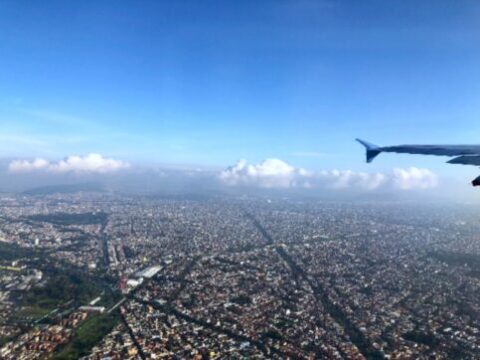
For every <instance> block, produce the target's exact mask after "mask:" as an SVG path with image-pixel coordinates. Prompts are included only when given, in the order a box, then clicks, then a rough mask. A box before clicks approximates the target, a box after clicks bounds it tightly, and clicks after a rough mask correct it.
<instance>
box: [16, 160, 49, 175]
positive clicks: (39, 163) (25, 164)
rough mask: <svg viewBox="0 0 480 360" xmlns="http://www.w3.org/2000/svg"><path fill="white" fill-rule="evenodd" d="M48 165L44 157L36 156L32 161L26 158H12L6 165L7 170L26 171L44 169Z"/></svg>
mask: <svg viewBox="0 0 480 360" xmlns="http://www.w3.org/2000/svg"><path fill="white" fill-rule="evenodd" d="M48 165H49V163H48V161H47V160H45V159H41V158H37V159H35V160H32V161H28V160H13V161H12V162H10V164H9V165H8V170H9V171H10V172H28V171H32V170H40V169H45V168H47V167H48Z"/></svg>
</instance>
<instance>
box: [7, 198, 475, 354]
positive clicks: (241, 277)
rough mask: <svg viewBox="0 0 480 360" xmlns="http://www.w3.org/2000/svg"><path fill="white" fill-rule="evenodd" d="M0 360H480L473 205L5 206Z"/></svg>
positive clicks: (11, 202) (114, 201)
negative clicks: (322, 359) (454, 359)
mask: <svg viewBox="0 0 480 360" xmlns="http://www.w3.org/2000/svg"><path fill="white" fill-rule="evenodd" d="M0 197H1V201H0V204H1V205H0V240H1V241H0V358H1V359H12V360H13V359H45V358H48V359H73V358H85V359H98V360H99V359H189V358H190V359H226V358H228V359H244V358H254V359H271V358H273V359H288V358H290V359H321V358H324V359H446V358H462V359H478V358H479V357H480V303H479V301H478V298H479V290H478V289H480V222H479V221H478V211H476V208H475V206H473V205H467V204H465V205H449V206H442V205H439V204H421V205H419V204H417V203H396V202H372V201H369V202H352V203H347V202H329V201H320V200H313V199H307V200H305V199H303V200H299V199H295V198H276V197H272V198H267V197H250V196H239V197H235V196H226V195H225V196H220V195H218V196H212V197H205V198H189V197H185V196H184V197H182V196H163V197H161V196H150V197H143V196H133V195H132V196H130V195H118V194H113V193H105V192H89V191H82V192H76V193H75V192H73V193H70V192H52V193H40V194H36V193H27V194H16V195H11V194H3V195H0Z"/></svg>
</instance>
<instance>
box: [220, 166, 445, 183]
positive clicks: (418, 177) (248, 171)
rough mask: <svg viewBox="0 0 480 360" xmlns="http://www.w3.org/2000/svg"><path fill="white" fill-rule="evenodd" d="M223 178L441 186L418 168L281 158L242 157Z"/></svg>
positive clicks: (264, 181)
mask: <svg viewBox="0 0 480 360" xmlns="http://www.w3.org/2000/svg"><path fill="white" fill-rule="evenodd" d="M219 178H220V180H221V181H222V182H223V183H224V184H226V185H228V186H250V187H261V188H330V189H360V190H367V191H371V190H376V189H380V188H388V187H390V188H395V189H400V190H414V189H430V188H433V187H436V186H437V185H438V177H437V175H436V174H435V173H433V172H432V171H430V170H428V169H418V168H415V167H411V168H407V169H394V170H393V172H392V173H391V174H384V173H366V172H355V171H351V170H329V171H319V172H311V171H307V170H305V169H302V168H296V167H293V166H291V165H289V164H287V163H286V162H284V161H282V160H280V159H267V160H265V161H263V162H261V163H259V164H248V163H247V161H246V160H240V161H238V162H237V163H236V164H235V165H233V166H230V167H229V168H227V169H225V170H224V171H222V172H221V173H220V175H219Z"/></svg>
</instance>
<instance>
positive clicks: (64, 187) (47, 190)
mask: <svg viewBox="0 0 480 360" xmlns="http://www.w3.org/2000/svg"><path fill="white" fill-rule="evenodd" d="M81 191H88V192H104V191H105V187H104V186H103V185H102V184H99V183H82V184H59V185H47V186H39V187H36V188H32V189H28V190H25V191H23V192H21V193H22V194H24V195H50V194H71V193H76V192H81Z"/></svg>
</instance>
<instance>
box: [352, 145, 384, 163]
mask: <svg viewBox="0 0 480 360" xmlns="http://www.w3.org/2000/svg"><path fill="white" fill-rule="evenodd" d="M356 140H357V141H358V142H359V143H360V144H362V145H363V146H365V149H367V163H370V162H372V161H373V159H375V158H376V157H377V156H378V154H380V153H381V152H382V150H381V148H380V147H379V146H377V145H374V144H371V143H369V142H366V141H363V140H361V139H356Z"/></svg>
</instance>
